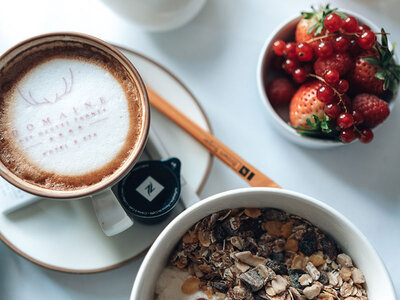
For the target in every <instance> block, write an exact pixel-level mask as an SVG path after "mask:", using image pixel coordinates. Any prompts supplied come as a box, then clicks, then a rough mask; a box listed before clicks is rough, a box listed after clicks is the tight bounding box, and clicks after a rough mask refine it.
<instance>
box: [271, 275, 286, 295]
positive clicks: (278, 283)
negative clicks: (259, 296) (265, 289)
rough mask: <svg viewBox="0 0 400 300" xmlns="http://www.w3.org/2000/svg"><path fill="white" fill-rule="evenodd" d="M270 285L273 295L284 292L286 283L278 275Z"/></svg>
mask: <svg viewBox="0 0 400 300" xmlns="http://www.w3.org/2000/svg"><path fill="white" fill-rule="evenodd" d="M271 285H272V288H273V289H274V291H275V293H277V294H280V293H282V292H284V291H285V290H286V288H287V286H288V282H287V280H286V279H285V278H283V277H282V276H281V275H278V276H276V277H275V279H273V280H272V281H271Z"/></svg>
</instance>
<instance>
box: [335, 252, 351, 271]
mask: <svg viewBox="0 0 400 300" xmlns="http://www.w3.org/2000/svg"><path fill="white" fill-rule="evenodd" d="M337 262H338V263H339V264H340V265H342V266H344V267H348V268H349V267H352V266H353V261H352V260H351V258H350V256H348V255H347V254H344V253H341V254H339V255H338V256H337Z"/></svg>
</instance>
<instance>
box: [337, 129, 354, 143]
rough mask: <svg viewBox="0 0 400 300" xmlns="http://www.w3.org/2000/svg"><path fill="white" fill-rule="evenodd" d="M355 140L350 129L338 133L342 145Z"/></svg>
mask: <svg viewBox="0 0 400 300" xmlns="http://www.w3.org/2000/svg"><path fill="white" fill-rule="evenodd" d="M355 138H356V135H355V134H354V131H353V129H352V128H346V129H343V130H341V131H340V139H341V140H342V142H343V143H350V142H352V141H353V140H354V139H355Z"/></svg>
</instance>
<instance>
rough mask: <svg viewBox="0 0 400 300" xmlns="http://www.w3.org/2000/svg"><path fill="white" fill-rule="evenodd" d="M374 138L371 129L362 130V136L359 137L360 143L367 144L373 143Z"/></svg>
mask: <svg viewBox="0 0 400 300" xmlns="http://www.w3.org/2000/svg"><path fill="white" fill-rule="evenodd" d="M373 138H374V133H373V132H372V130H371V129H368V128H366V129H363V130H361V134H360V136H359V137H358V139H359V140H360V142H361V143H365V144H367V143H369V142H371V141H372V140H373Z"/></svg>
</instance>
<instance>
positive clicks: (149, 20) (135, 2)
mask: <svg viewBox="0 0 400 300" xmlns="http://www.w3.org/2000/svg"><path fill="white" fill-rule="evenodd" d="M103 2H104V3H105V4H107V5H108V6H109V7H110V8H111V9H112V10H114V11H115V12H116V13H118V14H120V15H121V16H122V17H124V18H125V19H127V20H129V21H131V22H133V23H135V24H136V25H138V26H140V27H142V28H143V29H145V30H148V31H168V30H173V29H176V28H178V27H181V26H183V25H185V24H186V23H188V22H190V21H191V20H192V19H193V18H194V17H196V16H197V15H198V14H199V12H200V11H201V10H202V9H203V7H204V4H206V2H207V0H103Z"/></svg>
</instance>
